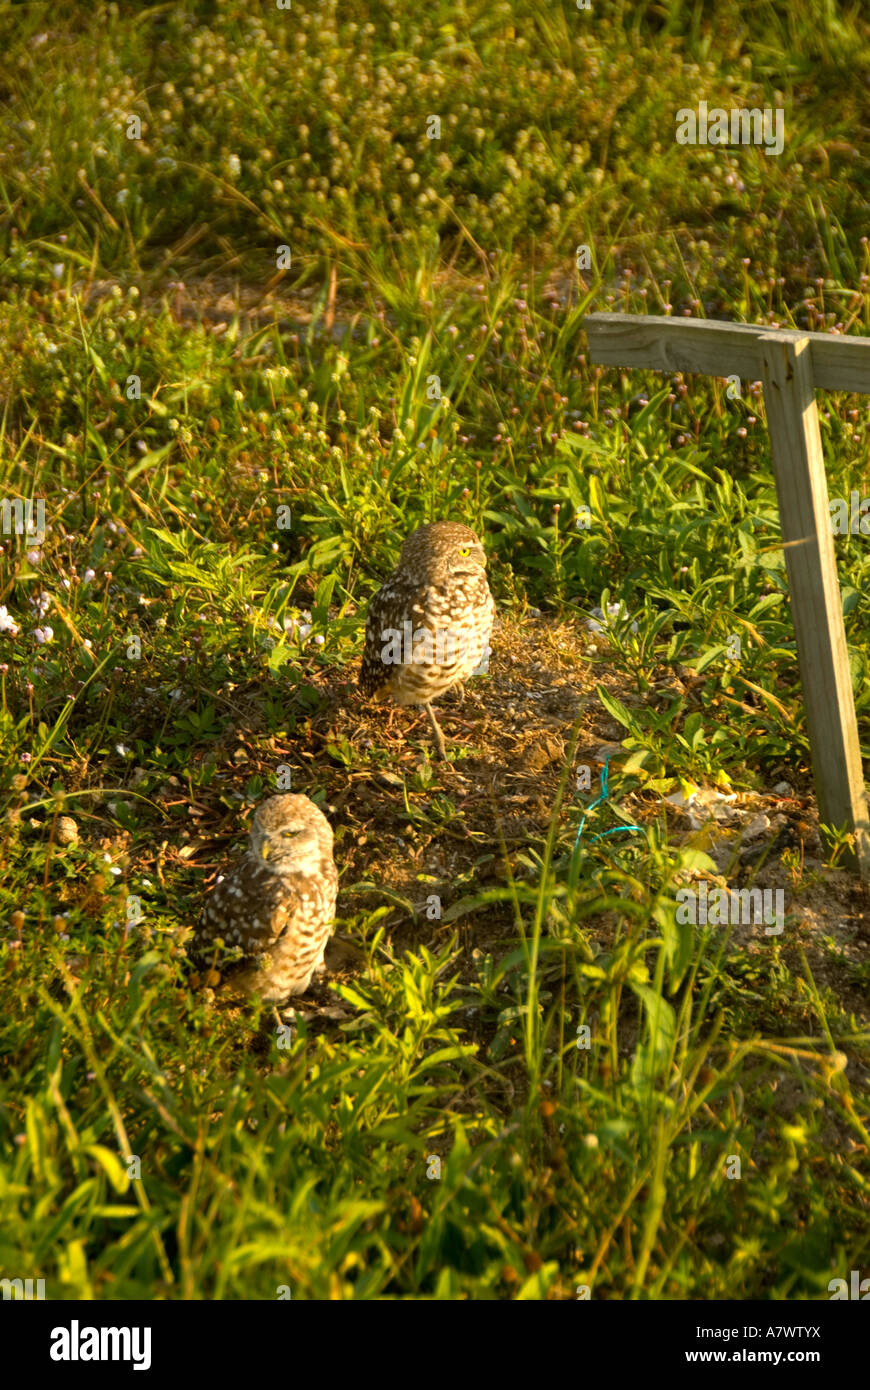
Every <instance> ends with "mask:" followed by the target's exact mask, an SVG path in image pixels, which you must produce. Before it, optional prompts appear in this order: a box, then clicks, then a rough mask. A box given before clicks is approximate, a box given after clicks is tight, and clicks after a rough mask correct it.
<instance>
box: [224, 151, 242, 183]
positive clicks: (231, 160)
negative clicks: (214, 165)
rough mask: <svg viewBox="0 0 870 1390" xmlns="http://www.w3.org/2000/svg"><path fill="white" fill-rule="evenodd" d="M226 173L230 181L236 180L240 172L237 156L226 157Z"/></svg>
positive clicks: (240, 162) (239, 161)
mask: <svg viewBox="0 0 870 1390" xmlns="http://www.w3.org/2000/svg"><path fill="white" fill-rule="evenodd" d="M227 172H228V173H229V176H230V178H231V179H237V178H238V177H239V174H240V173H241V172H242V161H241V160H240V159H239V156H238V155H237V154H231V155H229V156H228V157H227Z"/></svg>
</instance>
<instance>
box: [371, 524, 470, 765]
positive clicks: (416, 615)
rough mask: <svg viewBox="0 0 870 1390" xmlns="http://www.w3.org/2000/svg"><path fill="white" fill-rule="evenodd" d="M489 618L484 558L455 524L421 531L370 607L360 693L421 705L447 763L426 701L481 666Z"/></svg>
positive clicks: (407, 545) (407, 543)
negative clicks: (389, 697)
mask: <svg viewBox="0 0 870 1390" xmlns="http://www.w3.org/2000/svg"><path fill="white" fill-rule="evenodd" d="M494 617H495V604H494V602H493V598H492V594H491V593H490V591H489V585H488V584H487V582H486V555H485V554H484V551H483V546H482V545H481V543H480V541H479V540H478V538H477V536H476V535H475V534H474V532H473V531H472V530H471V529H470V528H469V527H468V526H462V525H461V524H460V523H459V522H455V521H435V522H431V523H430V524H429V525H428V526H421V527H420V528H419V529H418V530H416V531H413V532H412V533H411V535H410V536H408V538H407V540H406V541H405V544H404V545H403V546H402V551H401V554H400V555H399V563H398V565H397V566H396V568H395V570H394V571H393V573H392V574H391V575H390V578H389V579H388V580H387V582H386V584H384V585H383V587H382V588H380V589H379V590H378V592H377V593H376V594H375V595H374V597H373V599H372V601H371V603H370V605H369V612H368V618H367V620H366V640H365V649H364V651H363V659H362V667H361V669H360V674H359V687H360V690H361V691H362V693H363V694H364V695H373V696H376V697H377V698H384V697H385V696H391V697H392V699H393V700H395V702H396V704H398V705H424V706H425V708H426V713H427V714H428V716H429V722H430V724H431V726H432V733H433V735H434V738H435V745H436V747H437V749H438V755H439V757H441V758H442V759H444V760H445V761H446V759H447V749H446V748H445V746H444V737H443V735H442V733H441V730H440V728H439V727H438V722H437V720H436V718H435V713H434V711H433V709H432V703H431V702H432V701H433V700H437V699H438V697H439V696H440V695H443V694H444V692H445V690H449V689H450V687H451V686H452V685H456V684H457V683H461V682H462V681H463V680H465V678H466V677H467V676H470V675H472V674H473V673H474V672H476V671H477V670H478V668H479V667H480V666H481V665H482V663H483V661H484V658H485V657H486V655H487V653H488V651H489V637H490V633H491V631H492V623H493V618H494Z"/></svg>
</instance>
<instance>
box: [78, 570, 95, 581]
mask: <svg viewBox="0 0 870 1390" xmlns="http://www.w3.org/2000/svg"><path fill="white" fill-rule="evenodd" d="M96 577H97V572H96V570H85V572H84V574H83V575H82V583H83V584H90V582H91V580H92V579H96Z"/></svg>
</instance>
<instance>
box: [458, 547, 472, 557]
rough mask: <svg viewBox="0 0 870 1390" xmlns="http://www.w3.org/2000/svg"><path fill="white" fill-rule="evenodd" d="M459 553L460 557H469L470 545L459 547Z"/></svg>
mask: <svg viewBox="0 0 870 1390" xmlns="http://www.w3.org/2000/svg"><path fill="white" fill-rule="evenodd" d="M459 553H460V555H470V554H471V546H470V545H463V546H462V547H461V549H460V551H459Z"/></svg>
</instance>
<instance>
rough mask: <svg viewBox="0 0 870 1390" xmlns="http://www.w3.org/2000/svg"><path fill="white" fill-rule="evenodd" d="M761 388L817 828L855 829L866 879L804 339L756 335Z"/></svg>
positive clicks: (842, 644)
mask: <svg viewBox="0 0 870 1390" xmlns="http://www.w3.org/2000/svg"><path fill="white" fill-rule="evenodd" d="M759 342H760V344H761V347H762V353H763V359H762V380H763V382H764V400H765V405H766V407H767V421H768V427H769V429H770V443H771V454H772V458H773V471H774V476H775V479H776V492H777V498H778V501H779V516H780V522H781V524H782V541H783V547H784V549H785V561H786V569H787V573H788V588H789V594H790V595H791V611H792V620H793V622H794V629H795V636H796V638H797V653H798V664H799V667H800V675H801V685H802V687H803V693H804V699H805V701H806V709H807V725H808V728H809V736H810V750H811V754H812V762H813V774H814V779H815V785H816V795H817V799H818V806H819V819H820V820H821V821H823V822H825V823H826V824H828V825H837V826H842V825H847V826H849V827H850V828H851V827H854V836H855V854H854V856H853V862H855V863H856V864H857V867H858V868H859V869H860V871H861V874H862V876H864V877H867V876H870V824H868V814H867V797H866V793H865V790H864V777H863V771H862V767H861V752H860V747H859V743H858V729H857V724H856V721H855V705H854V701H853V699H852V681H851V676H850V672H849V658H848V652H847V649H846V632H845V628H844V626H843V610H842V606H841V603H840V590H839V585H838V583H837V565H836V558H835V554H834V541H833V537H832V535H831V519H830V510H829V507H828V487H827V482H826V479H825V463H824V458H823V456H822V441H821V435H820V434H819V414H818V410H817V408H816V399H815V390H814V385H813V368H812V354H811V351H810V348H811V344H810V339H809V338H800V339H795V337H794V335H793V334H789V335H788V336H785V335H784V334H778V333H776V332H769V333H764V334H762V335H761V336H760V338H759Z"/></svg>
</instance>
